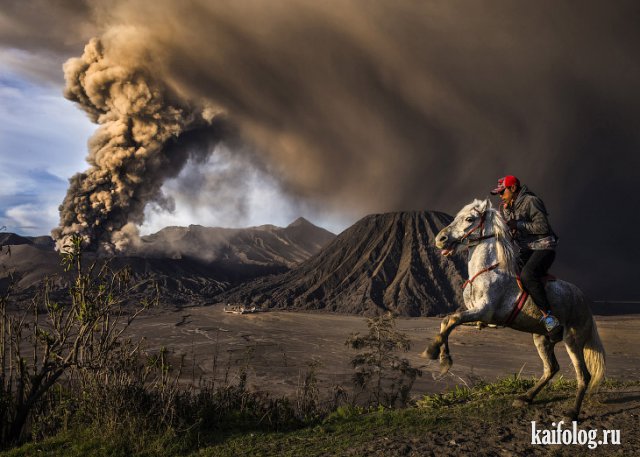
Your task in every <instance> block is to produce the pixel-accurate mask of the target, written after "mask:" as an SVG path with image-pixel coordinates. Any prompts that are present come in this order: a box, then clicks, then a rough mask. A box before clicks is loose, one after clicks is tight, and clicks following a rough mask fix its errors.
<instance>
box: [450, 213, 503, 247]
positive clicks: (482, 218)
mask: <svg viewBox="0 0 640 457" xmlns="http://www.w3.org/2000/svg"><path fill="white" fill-rule="evenodd" d="M486 216H487V212H486V211H485V212H484V213H482V215H481V216H480V222H479V223H478V225H476V226H475V227H473V228H472V229H471V230H469V231H468V232H467V233H465V234H464V236H463V237H462V238H460V240H459V243H462V242H463V241H464V240H466V239H467V238H468V243H479V242H480V241H483V240H488V239H489V238H494V237H495V236H496V235H495V233H491V234H489V235H485V234H484V221H485V219H486ZM478 229H479V230H480V236H477V237H475V238H472V237H471V234H472V233H473V232H475V231H476V230H478ZM468 243H467V244H468Z"/></svg>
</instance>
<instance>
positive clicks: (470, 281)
mask: <svg viewBox="0 0 640 457" xmlns="http://www.w3.org/2000/svg"><path fill="white" fill-rule="evenodd" d="M499 265H500V264H499V263H494V264H493V265H491V266H490V267H487V268H483V269H482V270H480V271H479V272H477V273H476V274H475V275H473V278H471V279H467V280H466V281H465V282H464V284H463V285H462V288H463V289H464V288H465V287H467V286H468V285H469V284H473V281H474V280H475V279H476V278H477V277H478V276H480V275H481V274H482V273H486V272H488V271H491V270H495V269H496V268H498V266H499Z"/></svg>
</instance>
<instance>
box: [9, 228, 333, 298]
mask: <svg viewBox="0 0 640 457" xmlns="http://www.w3.org/2000/svg"><path fill="white" fill-rule="evenodd" d="M333 238H335V235H334V234H332V233H331V232H328V231H326V230H324V229H322V228H320V227H317V226H315V225H313V224H311V223H310V222H308V221H307V220H305V219H303V218H300V219H298V220H296V221H295V222H294V223H292V224H291V225H289V226H288V227H286V228H280V227H275V226H262V227H253V228H248V229H220V228H208V227H201V226H191V227H171V228H167V229H164V230H161V231H160V232H158V233H156V234H154V235H150V236H148V237H145V239H146V240H147V241H144V240H143V242H142V248H138V250H137V251H132V252H129V253H128V255H126V256H117V257H114V258H110V259H103V258H96V255H95V253H92V252H86V253H84V254H83V256H84V259H85V265H90V264H91V263H93V262H94V261H97V262H98V263H99V264H101V263H102V262H105V261H109V262H110V264H111V267H112V268H113V269H116V270H117V269H120V268H123V267H125V266H129V267H130V268H131V272H132V275H133V277H134V278H135V279H138V280H144V281H146V283H147V284H149V290H150V291H151V290H154V289H155V287H154V285H155V284H157V285H158V286H159V288H160V291H161V294H162V301H163V303H165V304H167V305H171V304H175V305H182V304H186V303H202V302H204V301H211V300H212V299H213V298H214V297H215V296H216V295H218V294H220V293H221V292H223V291H225V290H227V289H229V288H230V287H233V286H237V285H238V284H240V283H243V282H246V281H249V280H253V279H255V278H257V277H260V276H264V275H273V274H278V273H283V272H285V271H288V270H289V268H290V266H292V265H295V264H296V263H298V262H301V261H304V260H306V259H308V258H309V257H311V256H312V255H313V254H315V253H317V252H318V251H319V250H320V249H321V248H322V246H324V245H325V244H327V243H328V242H329V241H331V240H332V239H333ZM0 246H2V247H3V250H2V255H0V292H2V291H3V290H5V289H6V288H7V287H8V285H9V284H10V283H12V284H13V286H14V291H15V293H16V294H20V296H25V297H27V296H29V295H30V294H31V295H32V294H33V292H34V290H35V289H37V288H38V286H39V285H40V283H41V282H42V280H43V279H44V278H45V277H55V278H56V280H55V283H54V286H57V287H58V288H59V289H62V288H64V286H65V284H66V283H67V282H68V281H69V280H70V275H69V274H67V273H65V272H64V271H63V269H62V267H61V264H60V260H61V259H60V256H59V254H58V253H57V252H56V251H55V250H54V243H53V240H52V239H51V238H50V237H35V238H31V237H21V236H19V235H15V234H12V233H2V234H0Z"/></svg>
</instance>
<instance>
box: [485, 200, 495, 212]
mask: <svg viewBox="0 0 640 457" xmlns="http://www.w3.org/2000/svg"><path fill="white" fill-rule="evenodd" d="M484 204H485V207H484V210H485V211H486V210H488V209H493V204H492V203H491V200H490V199H488V198H487V199H485V201H484Z"/></svg>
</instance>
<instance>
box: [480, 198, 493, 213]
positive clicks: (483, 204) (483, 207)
mask: <svg viewBox="0 0 640 457" xmlns="http://www.w3.org/2000/svg"><path fill="white" fill-rule="evenodd" d="M489 208H491V202H490V201H489V199H488V198H487V199H486V200H483V201H482V202H481V203H480V205H478V210H479V211H480V212H481V213H484V212H485V211H486V210H487V209H489Z"/></svg>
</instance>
